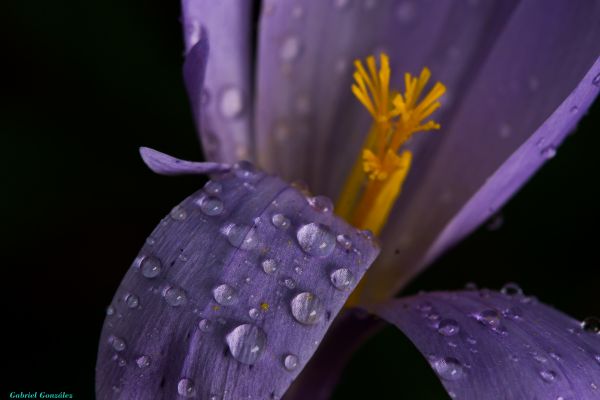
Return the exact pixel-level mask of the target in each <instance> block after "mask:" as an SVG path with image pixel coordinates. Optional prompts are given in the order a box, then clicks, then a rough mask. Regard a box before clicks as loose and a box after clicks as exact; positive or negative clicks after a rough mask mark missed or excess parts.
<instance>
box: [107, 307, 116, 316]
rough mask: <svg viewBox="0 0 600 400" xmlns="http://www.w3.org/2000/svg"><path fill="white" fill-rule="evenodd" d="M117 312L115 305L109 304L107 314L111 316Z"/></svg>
mask: <svg viewBox="0 0 600 400" xmlns="http://www.w3.org/2000/svg"><path fill="white" fill-rule="evenodd" d="M114 313H115V308H114V307H113V306H108V307H107V308H106V315H108V316H111V315H113V314H114Z"/></svg>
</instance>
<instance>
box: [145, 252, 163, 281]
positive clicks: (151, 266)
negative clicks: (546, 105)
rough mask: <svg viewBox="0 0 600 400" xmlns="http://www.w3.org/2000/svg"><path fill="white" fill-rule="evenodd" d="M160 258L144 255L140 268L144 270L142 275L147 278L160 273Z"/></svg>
mask: <svg viewBox="0 0 600 400" xmlns="http://www.w3.org/2000/svg"><path fill="white" fill-rule="evenodd" d="M161 267H162V266H161V263H160V260H159V259H158V258H156V257H152V256H149V257H144V258H143V259H142V261H141V262H140V269H141V271H142V275H144V276H145V277H146V278H155V277H156V276H158V274H160V270H161Z"/></svg>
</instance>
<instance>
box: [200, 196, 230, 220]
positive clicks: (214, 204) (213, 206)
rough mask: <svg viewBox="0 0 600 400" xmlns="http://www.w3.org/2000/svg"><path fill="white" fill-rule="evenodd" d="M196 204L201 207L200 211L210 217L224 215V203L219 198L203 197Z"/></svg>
mask: <svg viewBox="0 0 600 400" xmlns="http://www.w3.org/2000/svg"><path fill="white" fill-rule="evenodd" d="M196 204H197V205H198V206H199V207H200V211H202V212H203V213H204V214H205V215H208V216H209V217H214V216H216V215H220V214H222V213H223V208H224V206H223V202H222V201H221V199H219V198H218V197H214V196H202V198H200V199H199V200H197V201H196Z"/></svg>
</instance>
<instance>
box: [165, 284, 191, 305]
mask: <svg viewBox="0 0 600 400" xmlns="http://www.w3.org/2000/svg"><path fill="white" fill-rule="evenodd" d="M163 297H164V298H165V301H166V302H167V304H168V305H170V306H172V307H179V306H182V305H184V304H185V302H186V300H187V297H186V294H185V291H184V290H183V289H180V288H178V287H168V288H166V289H165V291H164V292H163Z"/></svg>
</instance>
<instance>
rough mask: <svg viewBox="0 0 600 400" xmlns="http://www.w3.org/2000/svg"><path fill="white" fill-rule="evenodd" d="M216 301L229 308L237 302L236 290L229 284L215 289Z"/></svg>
mask: <svg viewBox="0 0 600 400" xmlns="http://www.w3.org/2000/svg"><path fill="white" fill-rule="evenodd" d="M213 297H214V298H215V301H216V302H217V303H219V304H220V305H222V306H229V305H232V304H233V303H235V301H236V300H237V296H236V292H235V289H234V288H232V287H231V286H229V285H227V284H222V285H219V286H217V287H216V288H214V289H213Z"/></svg>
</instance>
